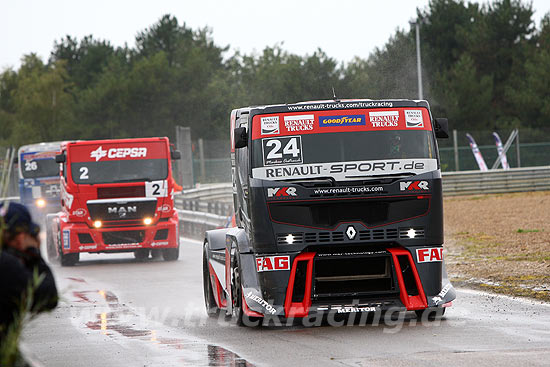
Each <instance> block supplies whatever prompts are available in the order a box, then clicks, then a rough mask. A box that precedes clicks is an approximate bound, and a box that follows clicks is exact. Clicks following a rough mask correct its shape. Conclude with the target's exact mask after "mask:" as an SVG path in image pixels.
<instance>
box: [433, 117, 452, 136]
mask: <svg viewBox="0 0 550 367" xmlns="http://www.w3.org/2000/svg"><path fill="white" fill-rule="evenodd" d="M435 136H436V137H437V138H440V139H448V138H449V120H447V119H445V118H436V119H435Z"/></svg>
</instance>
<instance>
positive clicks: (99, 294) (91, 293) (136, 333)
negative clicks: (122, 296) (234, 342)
mask: <svg viewBox="0 0 550 367" xmlns="http://www.w3.org/2000/svg"><path fill="white" fill-rule="evenodd" d="M70 280H73V281H75V282H79V283H81V284H82V283H83V282H81V281H80V280H76V279H70ZM84 283H85V282H84ZM72 296H73V298H72V299H71V303H73V302H74V303H75V304H78V307H82V308H88V309H91V310H93V311H94V312H93V313H92V314H95V319H92V320H89V321H87V322H84V326H85V327H86V328H87V329H89V330H92V331H94V332H97V333H99V334H101V335H104V336H107V337H109V338H111V339H113V340H115V341H120V342H121V343H124V342H125V341H133V342H137V343H143V346H144V347H146V348H148V349H149V350H152V351H153V352H156V353H155V354H158V355H159V358H156V359H159V360H158V361H155V360H154V359H155V358H153V362H155V363H153V364H154V365H156V364H157V362H160V363H159V364H162V362H164V363H167V364H168V363H169V362H170V365H175V366H219V367H224V366H227V367H252V366H254V365H253V364H251V363H250V362H248V361H246V360H245V359H243V358H241V357H240V356H239V355H237V354H235V353H233V352H231V351H230V350H227V349H225V348H223V347H221V346H218V345H212V344H209V343H208V342H207V341H204V340H201V339H198V338H194V337H190V336H187V335H178V336H177V337H172V336H167V335H166V334H183V332H182V331H180V330H177V329H176V330H174V329H168V328H167V327H166V326H165V325H163V324H161V323H160V322H155V321H150V320H146V322H144V318H143V315H139V314H137V313H136V312H135V311H134V310H132V309H131V308H130V307H128V306H126V305H125V304H123V303H120V302H119V299H118V297H117V296H116V295H115V294H114V293H113V292H111V291H108V290H101V289H99V290H78V291H73V292H72ZM86 304H89V305H90V307H87V306H86ZM96 310H97V311H100V310H101V311H103V312H97V311H96ZM82 321H83V320H82ZM79 323H80V322H79ZM137 325H147V327H138V326H137ZM81 326H82V324H81V323H80V325H79V327H81ZM150 357H151V356H149V358H148V359H150ZM145 365H147V364H145Z"/></svg>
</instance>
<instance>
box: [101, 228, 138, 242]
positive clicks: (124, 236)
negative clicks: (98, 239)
mask: <svg viewBox="0 0 550 367" xmlns="http://www.w3.org/2000/svg"><path fill="white" fill-rule="evenodd" d="M102 235H103V242H105V244H106V245H116V244H128V243H141V242H143V240H144V239H145V231H112V232H103V234H102Z"/></svg>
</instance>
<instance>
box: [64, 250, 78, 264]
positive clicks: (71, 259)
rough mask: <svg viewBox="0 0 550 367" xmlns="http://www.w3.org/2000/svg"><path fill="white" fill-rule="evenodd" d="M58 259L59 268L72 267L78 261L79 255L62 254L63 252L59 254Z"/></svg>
mask: <svg viewBox="0 0 550 367" xmlns="http://www.w3.org/2000/svg"><path fill="white" fill-rule="evenodd" d="M59 258H60V260H61V266H74V265H76V263H77V262H78V260H79V259H80V253H78V252H77V253H71V254H63V252H60V253H59Z"/></svg>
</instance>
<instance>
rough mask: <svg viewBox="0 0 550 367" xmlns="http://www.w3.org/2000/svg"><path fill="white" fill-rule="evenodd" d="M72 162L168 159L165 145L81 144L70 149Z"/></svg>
mask: <svg viewBox="0 0 550 367" xmlns="http://www.w3.org/2000/svg"><path fill="white" fill-rule="evenodd" d="M69 154H70V155H71V161H73V162H102V161H115V160H135V159H162V158H168V152H167V147H166V144H165V143H164V142H163V141H158V142H150V141H148V142H146V141H144V142H139V141H136V142H134V143H133V144H128V143H122V142H121V143H102V144H97V143H96V144H81V145H75V146H72V147H71V148H70V153H69Z"/></svg>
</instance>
